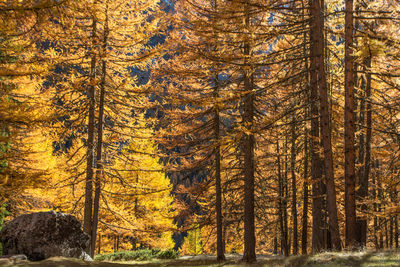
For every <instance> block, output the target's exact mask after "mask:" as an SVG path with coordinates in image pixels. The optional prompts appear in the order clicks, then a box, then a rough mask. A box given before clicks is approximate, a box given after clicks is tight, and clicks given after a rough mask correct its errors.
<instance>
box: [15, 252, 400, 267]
mask: <svg viewBox="0 0 400 267" xmlns="http://www.w3.org/2000/svg"><path fill="white" fill-rule="evenodd" d="M8 266H29V267H33V266H38V267H39V266H40V267H42V266H43V267H50V266H58V267H79V266H90V267H94V266H97V267H111V266H119V267H130V266H139V267H162V266H176V267H183V266H191V267H192V266H213V267H217V266H232V267H239V266H252V267H256V266H287V267H288V266H293V267H298V266H312V267H318V266H321V267H330V266H355V267H358V266H360V267H366V266H371V267H372V266H374V267H388V266H400V251H381V252H372V251H362V252H351V253H350V252H342V253H321V254H317V255H314V256H308V257H307V256H292V257H288V258H284V257H282V256H259V257H258V261H257V263H254V264H245V263H242V262H240V255H228V257H227V261H225V262H217V261H216V260H215V257H214V256H208V255H201V256H184V257H180V258H179V259H175V260H152V261H145V262H118V263H117V262H97V261H94V262H83V261H80V260H76V259H66V258H50V259H47V260H45V261H41V262H31V263H22V262H21V263H14V264H12V265H8Z"/></svg>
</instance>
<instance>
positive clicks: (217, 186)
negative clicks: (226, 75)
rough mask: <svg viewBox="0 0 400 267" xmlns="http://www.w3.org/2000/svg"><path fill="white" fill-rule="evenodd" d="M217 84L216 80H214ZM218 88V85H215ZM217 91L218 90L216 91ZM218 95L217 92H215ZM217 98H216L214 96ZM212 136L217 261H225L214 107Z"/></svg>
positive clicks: (216, 113) (217, 112)
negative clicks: (213, 137)
mask: <svg viewBox="0 0 400 267" xmlns="http://www.w3.org/2000/svg"><path fill="white" fill-rule="evenodd" d="M216 82H217V83H218V80H216ZM216 86H218V85H216ZM216 90H218V89H216ZM216 94H218V92H216ZM216 97H218V96H216ZM214 123H215V125H214V134H215V142H216V148H215V194H216V195H215V199H216V200H215V205H216V207H215V209H216V213H217V260H218V261H223V260H225V255H224V240H223V236H222V191H221V151H220V144H219V142H220V134H219V131H220V129H219V127H220V122H219V111H218V106H217V105H216V107H214Z"/></svg>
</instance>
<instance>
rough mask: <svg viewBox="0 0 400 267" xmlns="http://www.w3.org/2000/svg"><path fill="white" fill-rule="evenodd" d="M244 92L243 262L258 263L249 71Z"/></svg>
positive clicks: (247, 51)
mask: <svg viewBox="0 0 400 267" xmlns="http://www.w3.org/2000/svg"><path fill="white" fill-rule="evenodd" d="M249 8H250V6H249V3H248V2H247V1H246V2H245V4H244V13H245V26H246V28H248V27H249V26H250V12H249ZM243 50H244V51H243V52H244V55H245V64H244V65H245V66H246V65H247V66H249V63H248V62H247V59H246V57H247V56H248V55H250V44H249V42H248V41H245V43H244V49H243ZM243 72H244V73H243V76H244V77H243V79H244V91H245V92H246V93H245V96H244V98H243V118H242V120H243V125H245V127H246V129H247V130H248V134H247V133H246V134H245V136H244V140H243V141H244V142H243V151H244V170H243V171H244V255H243V260H244V261H246V262H254V261H256V237H255V225H254V218H255V216H254V142H255V140H254V135H253V134H252V133H251V132H252V131H253V120H254V93H253V80H252V74H250V73H248V71H247V70H244V71H243Z"/></svg>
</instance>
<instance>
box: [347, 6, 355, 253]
mask: <svg viewBox="0 0 400 267" xmlns="http://www.w3.org/2000/svg"><path fill="white" fill-rule="evenodd" d="M352 45H353V0H346V15H345V62H344V64H345V86H344V87H345V108H344V115H345V116H344V136H345V137H344V138H345V139H344V149H345V152H344V153H345V154H344V157H345V169H344V176H345V200H344V206H345V216H346V247H347V248H355V247H357V246H358V244H357V236H356V233H357V224H356V197H355V196H356V195H355V186H356V176H355V148H354V123H355V121H354V107H355V103H354V59H353V56H352Z"/></svg>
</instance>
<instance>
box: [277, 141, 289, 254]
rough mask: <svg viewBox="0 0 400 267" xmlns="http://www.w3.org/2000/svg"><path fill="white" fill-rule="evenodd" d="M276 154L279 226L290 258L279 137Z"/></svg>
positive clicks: (282, 241) (284, 252)
mask: <svg viewBox="0 0 400 267" xmlns="http://www.w3.org/2000/svg"><path fill="white" fill-rule="evenodd" d="M276 153H277V164H278V198H279V202H278V203H279V210H278V217H279V226H280V232H281V250H282V251H283V254H284V255H285V256H289V246H288V240H287V239H288V235H287V231H286V230H287V228H286V227H285V223H284V221H285V216H284V213H285V209H286V208H285V204H284V203H285V200H284V199H285V187H284V181H283V177H282V171H281V155H280V148H279V137H277V140H276Z"/></svg>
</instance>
